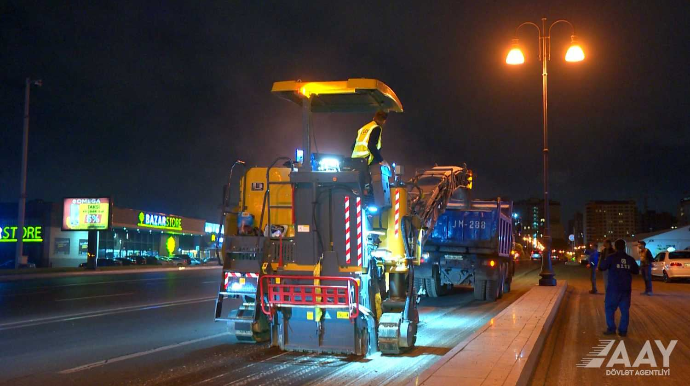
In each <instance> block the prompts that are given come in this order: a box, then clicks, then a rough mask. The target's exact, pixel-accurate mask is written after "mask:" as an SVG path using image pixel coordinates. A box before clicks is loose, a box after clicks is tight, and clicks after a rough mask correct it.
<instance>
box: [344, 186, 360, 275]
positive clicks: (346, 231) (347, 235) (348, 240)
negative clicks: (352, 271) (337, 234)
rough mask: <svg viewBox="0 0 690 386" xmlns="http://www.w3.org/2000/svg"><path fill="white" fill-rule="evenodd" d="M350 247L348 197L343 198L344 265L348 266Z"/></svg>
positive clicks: (350, 253)
mask: <svg viewBox="0 0 690 386" xmlns="http://www.w3.org/2000/svg"><path fill="white" fill-rule="evenodd" d="M358 200H359V198H358ZM350 245H351V243H350V197H349V196H345V264H347V265H349V264H350V261H351V260H352V250H351V248H350Z"/></svg>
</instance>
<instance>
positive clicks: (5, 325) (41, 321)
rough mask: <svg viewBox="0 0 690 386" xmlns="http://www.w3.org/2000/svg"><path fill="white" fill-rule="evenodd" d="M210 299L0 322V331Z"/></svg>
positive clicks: (203, 299)
mask: <svg viewBox="0 0 690 386" xmlns="http://www.w3.org/2000/svg"><path fill="white" fill-rule="evenodd" d="M211 300H216V297H215V296H214V297H212V298H197V299H189V300H178V301H174V302H164V303H157V304H148V305H143V306H130V307H120V308H113V309H109V310H100V311H91V312H83V313H80V314H72V315H62V316H52V317H47V318H37V319H29V320H22V321H18V322H10V323H3V324H0V331H3V330H12V329H16V328H24V327H32V326H39V325H42V324H49V323H58V322H66V321H71V320H78V319H87V318H95V317H98V316H105V315H114V314H123V313H127V312H133V311H144V310H150V309H156V308H166V307H175V306H182V305H187V304H194V303H203V302H208V301H211Z"/></svg>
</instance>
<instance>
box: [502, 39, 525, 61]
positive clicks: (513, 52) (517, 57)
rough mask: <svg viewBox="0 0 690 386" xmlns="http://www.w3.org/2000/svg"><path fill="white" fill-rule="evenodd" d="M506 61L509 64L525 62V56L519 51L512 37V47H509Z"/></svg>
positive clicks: (516, 41)
mask: <svg viewBox="0 0 690 386" xmlns="http://www.w3.org/2000/svg"><path fill="white" fill-rule="evenodd" d="M506 63H507V64H510V65H517V64H522V63H525V56H524V55H523V54H522V51H520V47H519V46H518V40H517V39H513V48H511V49H510V52H508V56H506Z"/></svg>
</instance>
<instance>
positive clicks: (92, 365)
mask: <svg viewBox="0 0 690 386" xmlns="http://www.w3.org/2000/svg"><path fill="white" fill-rule="evenodd" d="M226 335H230V333H229V332H222V333H220V334H216V335H210V336H206V337H203V338H198V339H192V340H188V341H185V342H180V343H175V344H171V345H168V346H163V347H158V348H154V349H151V350H146V351H139V352H137V353H134V354H128V355H123V356H120V357H115V358H110V359H105V360H102V361H98V362H93V363H89V364H86V365H83V366H79V367H74V368H71V369H67V370H62V371H58V374H71V373H76V372H79V371H84V370H89V369H93V368H96V367H101V366H104V365H107V364H110V363H116V362H121V361H125V360H127V359H132V358H138V357H141V356H144V355H149V354H153V353H157V352H161V351H165V350H170V349H173V348H177V347H182V346H186V345H189V344H193V343H198V342H203V341H205V340H210V339H215V338H220V337H221V336H226Z"/></svg>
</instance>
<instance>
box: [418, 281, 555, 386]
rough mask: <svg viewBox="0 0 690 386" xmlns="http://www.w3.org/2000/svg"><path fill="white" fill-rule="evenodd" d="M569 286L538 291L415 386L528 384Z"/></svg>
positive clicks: (506, 311) (461, 345)
mask: <svg viewBox="0 0 690 386" xmlns="http://www.w3.org/2000/svg"><path fill="white" fill-rule="evenodd" d="M567 286H568V284H567V282H565V281H560V282H559V283H558V285H557V286H555V287H539V286H535V287H533V288H532V289H530V290H529V291H528V292H527V293H526V294H524V295H523V296H522V297H520V299H518V300H516V301H515V302H514V303H513V304H511V305H510V306H508V307H507V308H506V309H504V310H503V311H501V313H499V314H498V315H496V317H494V318H493V319H491V320H490V321H489V322H488V323H487V324H485V325H484V326H482V327H481V328H479V329H478V330H477V331H476V332H475V333H474V334H472V335H471V336H469V337H468V338H467V339H465V340H464V341H462V342H460V343H459V344H458V345H457V346H455V348H453V349H452V350H451V351H449V352H448V353H447V354H446V355H444V356H443V357H442V358H441V359H440V360H439V361H438V362H436V363H435V364H434V365H433V366H432V367H430V368H429V369H427V370H426V371H424V372H423V373H422V374H421V375H420V376H419V377H418V378H417V379H416V380H415V381H412V382H411V383H410V384H409V385H426V386H435V385H442V386H448V385H467V386H470V385H525V384H527V383H528V382H529V379H530V377H531V375H532V373H533V371H534V369H535V368H536V365H537V363H538V360H539V354H540V352H541V350H542V347H543V346H544V343H545V341H546V337H547V336H548V333H549V330H550V328H551V325H552V324H553V321H554V319H555V317H556V314H557V312H558V307H559V305H560V303H561V300H562V299H563V295H564V294H565V290H566V287H567Z"/></svg>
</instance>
